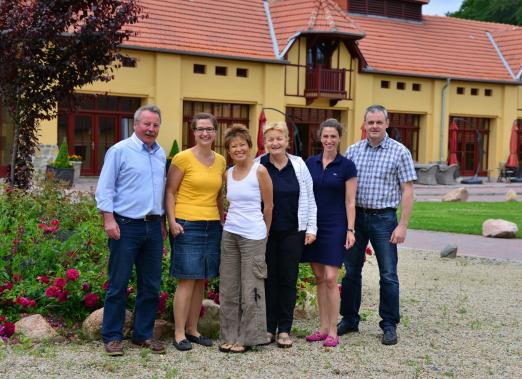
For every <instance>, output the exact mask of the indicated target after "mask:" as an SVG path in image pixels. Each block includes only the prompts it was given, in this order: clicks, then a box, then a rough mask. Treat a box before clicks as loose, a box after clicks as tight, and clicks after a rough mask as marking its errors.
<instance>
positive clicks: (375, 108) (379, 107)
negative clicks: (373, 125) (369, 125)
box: [364, 104, 388, 122]
mask: <svg viewBox="0 0 522 379" xmlns="http://www.w3.org/2000/svg"><path fill="white" fill-rule="evenodd" d="M380 112H382V114H384V118H385V119H386V120H388V111H387V110H386V108H384V107H383V106H382V105H378V104H375V105H370V106H369V107H368V108H366V112H364V121H365V122H366V116H367V115H368V113H380Z"/></svg>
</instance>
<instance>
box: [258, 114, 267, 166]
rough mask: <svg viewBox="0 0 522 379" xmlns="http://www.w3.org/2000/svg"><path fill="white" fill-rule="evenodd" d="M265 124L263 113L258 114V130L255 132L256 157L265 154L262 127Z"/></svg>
mask: <svg viewBox="0 0 522 379" xmlns="http://www.w3.org/2000/svg"><path fill="white" fill-rule="evenodd" d="M265 124H266V116H265V112H264V111H261V113H260V114H259V129H258V131H257V153H256V157H259V156H260V155H263V154H264V153H265V142H264V139H263V127H264V126H265Z"/></svg>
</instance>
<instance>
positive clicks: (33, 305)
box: [29, 299, 36, 308]
mask: <svg viewBox="0 0 522 379" xmlns="http://www.w3.org/2000/svg"><path fill="white" fill-rule="evenodd" d="M29 308H36V301H35V300H33V299H31V300H29Z"/></svg>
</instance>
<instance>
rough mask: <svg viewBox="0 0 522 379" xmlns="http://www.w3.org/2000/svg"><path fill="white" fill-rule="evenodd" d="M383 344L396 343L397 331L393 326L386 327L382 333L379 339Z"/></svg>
mask: <svg viewBox="0 0 522 379" xmlns="http://www.w3.org/2000/svg"><path fill="white" fill-rule="evenodd" d="M381 342H382V344H383V345H396V344H397V332H396V331H395V329H394V328H390V329H386V330H385V331H384V333H383V335H382V340H381Z"/></svg>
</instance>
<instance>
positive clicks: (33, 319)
mask: <svg viewBox="0 0 522 379" xmlns="http://www.w3.org/2000/svg"><path fill="white" fill-rule="evenodd" d="M15 330H16V332H17V333H19V334H21V335H23V336H24V337H28V338H30V339H31V340H33V341H42V340H46V339H50V340H55V339H57V338H58V337H59V335H58V333H56V330H54V329H53V327H52V326H51V325H50V324H49V323H48V322H47V320H46V319H45V318H44V317H43V316H42V315H40V314H36V315H31V316H27V317H24V318H22V319H20V320H18V321H17V322H16V323H15Z"/></svg>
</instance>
